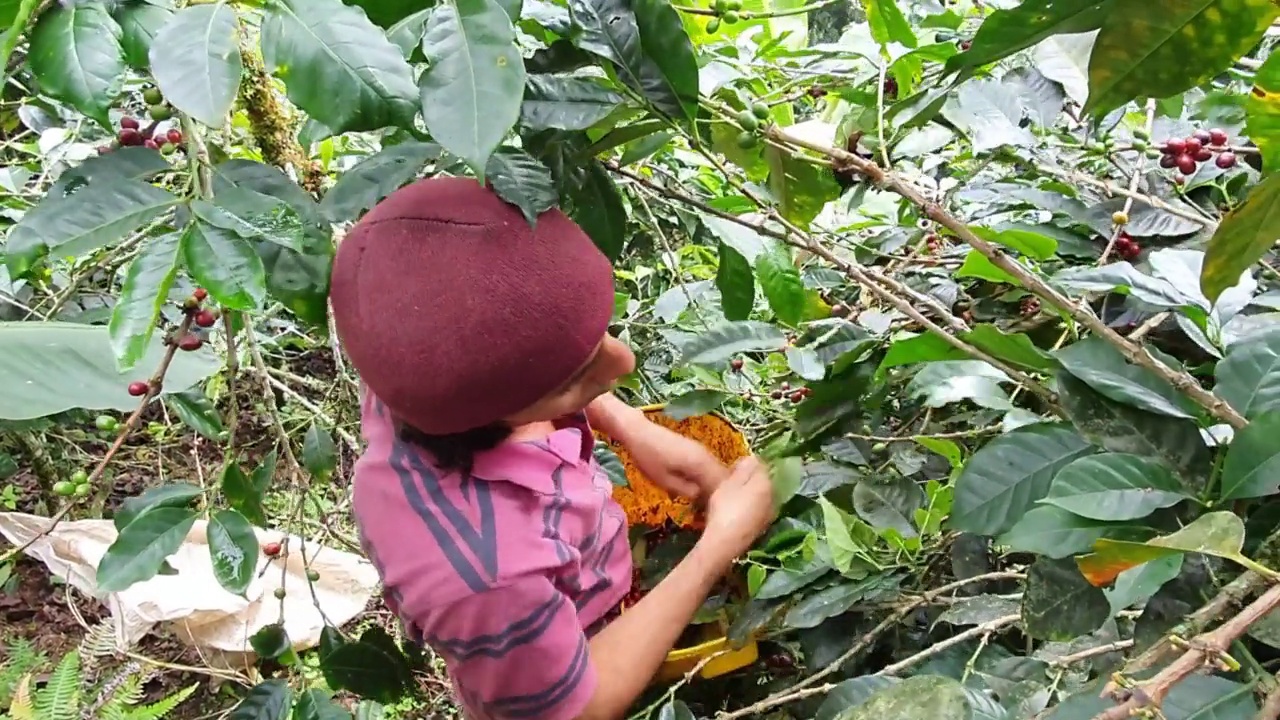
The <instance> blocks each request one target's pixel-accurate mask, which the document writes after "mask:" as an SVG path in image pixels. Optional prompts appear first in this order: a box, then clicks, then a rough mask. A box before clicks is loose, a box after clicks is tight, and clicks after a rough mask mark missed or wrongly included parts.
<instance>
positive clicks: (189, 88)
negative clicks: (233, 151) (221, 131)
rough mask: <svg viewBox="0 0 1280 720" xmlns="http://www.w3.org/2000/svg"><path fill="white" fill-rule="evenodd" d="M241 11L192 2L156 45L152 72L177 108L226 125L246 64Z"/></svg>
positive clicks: (167, 26)
mask: <svg viewBox="0 0 1280 720" xmlns="http://www.w3.org/2000/svg"><path fill="white" fill-rule="evenodd" d="M237 26H238V23H237V22H236V13H235V11H234V10H232V9H231V7H230V6H228V5H192V6H190V7H185V8H183V9H181V10H179V11H178V12H176V13H174V15H173V17H172V18H170V20H169V22H168V23H166V24H165V26H164V28H162V29H161V30H160V33H159V34H158V35H156V38H155V42H154V43H152V45H151V74H152V75H153V76H154V77H155V79H156V85H157V86H158V87H159V88H160V92H162V93H164V98H165V100H166V101H168V102H169V103H170V104H172V105H173V106H174V107H175V108H177V109H179V110H181V111H182V112H184V113H186V114H188V115H190V116H191V117H193V118H195V119H196V120H199V121H200V122H202V123H204V124H205V125H208V126H209V127H215V128H217V127H222V124H223V123H224V122H225V121H226V119H227V112H228V111H229V110H231V104H232V103H233V102H235V99H236V90H237V89H238V88H239V87H240V74H241V73H242V72H244V64H243V62H242V61H241V58H240V38H239V29H238V27H237Z"/></svg>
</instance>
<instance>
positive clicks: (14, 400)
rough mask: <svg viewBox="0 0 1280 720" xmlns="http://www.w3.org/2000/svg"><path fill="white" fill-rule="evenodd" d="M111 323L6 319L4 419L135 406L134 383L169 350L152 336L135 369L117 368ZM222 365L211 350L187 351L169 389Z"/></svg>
mask: <svg viewBox="0 0 1280 720" xmlns="http://www.w3.org/2000/svg"><path fill="white" fill-rule="evenodd" d="M109 333H110V331H109V330H108V329H107V327H106V326H105V325H76V324H72V323H61V322H7V323H0V347H3V348H4V352H0V387H3V388H4V392H2V393H0V419H3V420H27V419H31V418H38V417H45V416H46V415H52V414H54V413H59V412H63V411H65V410H70V409H72V408H85V409H88V410H121V411H123V410H132V409H133V408H136V407H137V406H138V398H136V397H133V396H131V395H129V383H131V382H135V381H138V380H146V379H147V378H148V376H149V375H150V374H151V373H152V372H154V371H155V369H156V367H157V366H158V365H159V363H160V358H161V357H163V355H164V352H165V345H164V343H163V341H162V340H161V339H160V338H159V337H152V338H151V340H150V341H149V342H148V343H147V346H146V350H145V352H143V354H142V357H141V358H140V359H139V361H138V363H137V364H136V365H135V366H134V368H133V369H132V370H129V371H127V372H121V371H119V370H117V369H116V364H115V360H114V357H115V353H114V352H113V351H112V348H111V338H110V334H109ZM219 367H221V363H220V362H219V361H218V359H217V357H216V356H215V355H214V354H213V352H212V351H211V350H209V349H208V348H201V349H199V350H196V351H194V352H181V353H178V354H177V355H176V356H175V357H174V358H173V362H172V363H171V364H170V365H169V370H168V372H167V373H166V374H165V377H164V389H163V392H180V391H182V390H186V389H187V388H189V387H191V386H192V385H194V384H195V383H197V382H199V381H201V380H203V379H205V378H207V377H209V376H210V375H212V374H213V373H214V372H216V371H217V370H218V368H219Z"/></svg>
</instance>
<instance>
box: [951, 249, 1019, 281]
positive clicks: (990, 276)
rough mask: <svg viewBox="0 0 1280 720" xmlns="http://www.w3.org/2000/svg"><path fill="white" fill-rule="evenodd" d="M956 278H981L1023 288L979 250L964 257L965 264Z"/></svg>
mask: <svg viewBox="0 0 1280 720" xmlns="http://www.w3.org/2000/svg"><path fill="white" fill-rule="evenodd" d="M955 276H956V277H958V278H966V277H972V278H979V279H982V280H989V281H991V282H993V283H1003V284H1006V285H1013V286H1016V287H1021V283H1019V282H1018V278H1016V277H1014V276H1013V275H1010V274H1009V273H1008V272H1006V271H1005V270H1003V269H1002V268H1000V267H999V266H998V265H996V264H995V263H993V262H991V260H989V259H988V258H987V256H986V255H983V254H982V253H980V252H978V251H977V250H970V251H969V254H968V255H965V256H964V262H963V263H962V264H961V265H960V268H959V269H958V270H956V272H955Z"/></svg>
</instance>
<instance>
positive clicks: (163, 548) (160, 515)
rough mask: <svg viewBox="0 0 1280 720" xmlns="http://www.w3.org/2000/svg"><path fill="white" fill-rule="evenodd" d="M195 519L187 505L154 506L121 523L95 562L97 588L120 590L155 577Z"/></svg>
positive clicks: (110, 590) (105, 590)
mask: <svg viewBox="0 0 1280 720" xmlns="http://www.w3.org/2000/svg"><path fill="white" fill-rule="evenodd" d="M195 522H196V513H195V511H193V510H189V509H187V508H179V507H157V508H153V509H151V510H148V511H146V512H144V513H143V514H141V515H139V516H138V517H137V518H136V519H135V520H134V521H133V522H131V523H129V524H128V525H125V526H124V529H123V530H121V531H120V534H119V535H118V536H116V539H115V542H113V543H111V545H110V546H109V547H108V548H107V551H106V553H105V554H104V555H103V556H102V560H101V561H100V562H99V563H98V574H97V588H98V590H100V591H102V592H120V591H121V590H126V589H128V588H129V587H131V586H132V585H134V584H136V583H140V582H143V581H145V580H149V579H151V578H153V577H155V576H156V573H158V572H160V566H161V565H163V564H164V561H165V559H166V558H168V557H169V556H170V555H172V554H174V553H175V552H177V551H178V548H179V547H181V546H182V541H183V540H185V539H186V537H187V533H188V532H190V530H191V526H192V525H194V524H195Z"/></svg>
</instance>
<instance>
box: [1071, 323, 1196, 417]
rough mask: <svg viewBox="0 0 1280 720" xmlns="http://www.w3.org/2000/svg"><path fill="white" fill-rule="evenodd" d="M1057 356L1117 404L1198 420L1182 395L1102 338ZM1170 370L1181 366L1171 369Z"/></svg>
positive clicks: (1087, 340) (1092, 338) (1155, 351)
mask: <svg viewBox="0 0 1280 720" xmlns="http://www.w3.org/2000/svg"><path fill="white" fill-rule="evenodd" d="M1152 352H1153V353H1154V354H1155V355H1156V358H1157V359H1159V360H1161V361H1166V360H1167V364H1170V365H1173V366H1176V365H1177V361H1176V360H1173V359H1172V358H1167V359H1166V358H1165V357H1162V356H1163V353H1160V352H1159V351H1158V350H1152ZM1054 355H1055V356H1056V357H1057V359H1058V362H1060V363H1062V366H1063V367H1064V368H1065V369H1066V371H1067V372H1069V373H1071V374H1072V375H1074V376H1075V377H1077V378H1078V379H1080V380H1083V381H1084V382H1085V383H1088V385H1089V387H1091V388H1093V389H1094V390H1096V391H1097V392H1099V393H1101V394H1102V395H1104V396H1106V397H1108V398H1111V399H1112V400H1115V401H1116V402H1120V403H1126V404H1129V405H1133V406H1134V407H1138V408H1141V409H1143V410H1147V411H1149V412H1153V413H1157V414H1159V415H1168V416H1170V417H1181V418H1193V417H1195V415H1194V414H1192V413H1191V412H1189V411H1188V401H1187V400H1186V399H1185V397H1184V396H1183V395H1182V393H1180V392H1178V391H1177V390H1175V389H1174V388H1173V386H1172V385H1170V384H1169V383H1168V382H1166V381H1165V380H1163V379H1161V378H1160V377H1159V376H1157V375H1156V374H1155V373H1153V372H1151V371H1150V370H1147V369H1146V368H1143V367H1140V366H1138V365H1133V364H1131V363H1130V362H1129V361H1128V360H1126V359H1125V357H1124V356H1123V355H1121V354H1120V351H1119V350H1117V349H1116V347H1115V346H1114V345H1112V344H1111V343H1109V342H1107V341H1106V340H1103V339H1102V338H1100V337H1089V338H1085V339H1084V340H1081V341H1080V342H1077V343H1074V344H1072V345H1068V346H1067V347H1065V348H1063V349H1061V350H1058V351H1057V352H1055V353H1054ZM1170 370H1181V367H1172V366H1171V367H1170Z"/></svg>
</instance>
